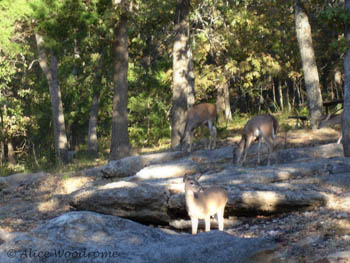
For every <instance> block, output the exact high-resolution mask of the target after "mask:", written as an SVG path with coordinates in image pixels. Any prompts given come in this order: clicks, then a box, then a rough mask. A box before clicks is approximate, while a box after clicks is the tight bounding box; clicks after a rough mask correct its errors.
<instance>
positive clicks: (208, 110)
mask: <svg viewBox="0 0 350 263" xmlns="http://www.w3.org/2000/svg"><path fill="white" fill-rule="evenodd" d="M215 122H216V108H215V106H214V105H213V104H210V103H201V104H198V105H195V106H193V107H192V108H190V109H189V110H188V112H187V117H186V125H185V131H184V133H183V135H182V137H181V140H180V144H181V146H182V145H183V144H184V143H185V144H186V147H185V150H186V151H187V148H188V145H189V151H188V152H191V150H192V140H193V133H194V130H195V129H196V128H197V127H198V126H200V128H201V137H202V136H203V130H204V125H205V124H208V128H209V133H210V138H209V144H208V149H214V148H215V146H216V127H215ZM188 141H189V142H188Z"/></svg>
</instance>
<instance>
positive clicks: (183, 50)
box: [171, 0, 194, 148]
mask: <svg viewBox="0 0 350 263" xmlns="http://www.w3.org/2000/svg"><path fill="white" fill-rule="evenodd" d="M189 12H190V1H189V0H177V2H176V14H175V34H176V36H175V40H174V44H173V98H172V109H171V147H172V148H175V147H176V146H178V145H179V143H180V138H181V134H183V132H184V130H185V122H186V112H187V107H188V101H189V99H188V98H189V94H191V92H189V91H193V85H194V76H193V73H192V61H191V57H192V55H191V50H190V41H189V28H190V25H189Z"/></svg>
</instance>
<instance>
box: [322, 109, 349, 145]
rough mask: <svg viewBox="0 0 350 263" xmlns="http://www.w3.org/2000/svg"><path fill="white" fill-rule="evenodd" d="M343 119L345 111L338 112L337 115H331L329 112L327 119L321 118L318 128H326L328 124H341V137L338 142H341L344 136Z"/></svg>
mask: <svg viewBox="0 0 350 263" xmlns="http://www.w3.org/2000/svg"><path fill="white" fill-rule="evenodd" d="M342 119H343V113H340V114H336V115H333V116H332V115H331V114H329V115H328V116H327V117H326V118H325V119H323V120H321V121H320V123H319V125H318V128H319V129H321V128H324V127H327V126H332V127H333V126H335V125H340V137H339V139H338V141H337V144H340V142H341V140H342V138H343V132H342V130H341V129H342Z"/></svg>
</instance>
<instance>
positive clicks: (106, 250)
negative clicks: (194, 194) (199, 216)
mask: <svg viewBox="0 0 350 263" xmlns="http://www.w3.org/2000/svg"><path fill="white" fill-rule="evenodd" d="M275 249H276V245H275V243H274V242H273V241H272V240H269V239H263V238H237V237H235V236H233V235H230V234H227V233H225V232H220V231H210V232H209V233H200V234H197V235H194V236H193V235H190V234H177V233H174V232H172V231H166V230H161V229H154V228H150V227H147V226H144V225H140V224H137V223H134V222H132V221H129V220H125V219H122V218H119V217H114V216H108V215H100V214H96V213H92V212H70V213H66V214H63V215H61V216H60V217H58V218H55V219H52V220H50V221H49V222H48V223H46V224H44V225H41V226H39V227H38V228H36V229H35V230H33V231H31V232H29V233H27V234H16V235H15V236H14V237H13V238H12V239H11V240H8V241H7V242H6V243H4V244H2V245H0V262H7V263H28V262H29V263H30V262H32V263H34V262H35V263H41V262H43V263H44V262H45V263H61V262H62V263H66V262H72V263H73V262H74V263H102V262H103V263H112V262H113V263H114V262H125V263H127V262H132V263H137V262H145V263H147V262H150V263H151V262H152V263H153V262H230V263H231V262H236V263H241V262H242V263H243V262H263V257H264V256H265V255H266V254H268V253H269V252H270V251H274V250H275ZM251 259H254V261H252V260H251ZM259 260H260V261H259Z"/></svg>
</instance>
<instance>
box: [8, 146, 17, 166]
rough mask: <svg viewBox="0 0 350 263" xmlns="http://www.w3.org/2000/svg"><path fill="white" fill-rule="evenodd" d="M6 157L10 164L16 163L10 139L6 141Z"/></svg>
mask: <svg viewBox="0 0 350 263" xmlns="http://www.w3.org/2000/svg"><path fill="white" fill-rule="evenodd" d="M7 158H8V161H9V164H10V165H12V166H15V165H16V154H15V150H14V149H13V145H12V142H11V141H8V142H7Z"/></svg>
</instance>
